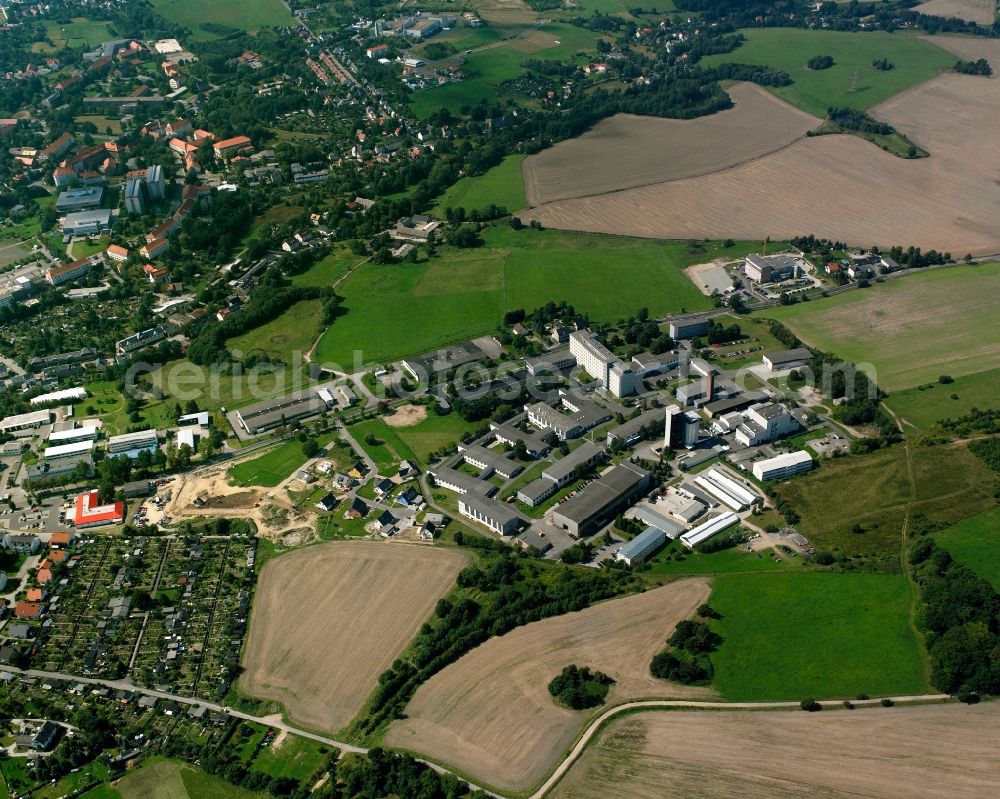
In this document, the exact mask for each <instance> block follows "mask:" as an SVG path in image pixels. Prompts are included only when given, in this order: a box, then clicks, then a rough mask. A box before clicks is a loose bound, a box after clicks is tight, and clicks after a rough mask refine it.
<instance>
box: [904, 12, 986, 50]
mask: <svg viewBox="0 0 1000 799" xmlns="http://www.w3.org/2000/svg"><path fill="white" fill-rule="evenodd" d="M913 10H914V11H916V12H917V13H918V14H930V15H931V16H935V17H958V18H959V19H964V20H966V21H968V22H976V23H978V24H980V25H992V24H993V19H994V17H995V16H996V10H997V4H996V0H930V2H929V3H921V4H920V5H919V6H917V7H916V8H914V9H913ZM935 38H936V37H935ZM945 49H946V50H947V49H948V48H945ZM977 57H978V56H977Z"/></svg>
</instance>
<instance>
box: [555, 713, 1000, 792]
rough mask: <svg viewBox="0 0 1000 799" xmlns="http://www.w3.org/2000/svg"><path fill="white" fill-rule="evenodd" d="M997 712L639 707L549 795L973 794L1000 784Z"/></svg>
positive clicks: (614, 724) (607, 733)
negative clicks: (739, 710)
mask: <svg viewBox="0 0 1000 799" xmlns="http://www.w3.org/2000/svg"><path fill="white" fill-rule="evenodd" d="M998 714H1000V708H998V706H997V705H995V704H984V705H976V706H974V707H967V706H962V705H925V706H918V707H905V708H904V707H898V708H892V709H889V710H884V709H882V708H870V709H859V710H855V711H853V712H850V711H847V710H843V711H836V710H834V711H824V712H822V713H812V714H806V713H802V712H800V711H775V712H771V713H712V712H704V711H685V712H683V713H678V712H673V711H668V712H662V711H660V712H650V713H642V714H637V715H634V716H630V717H627V718H622V719H619V720H616V721H613V722H612V723H611V724H610V725H609V726H608V727H607V728H606V729H605V730H604V731H603V732H602V733H600V737H599V739H598V740H597V741H595V742H593V743H592V744H591V746H590V748H589V749H588V750H587V751H586V752H585V753H584V754H583V757H582V758H581V759H580V760H579V761H578V762H577V763H576V764H575V765H574V766H573V768H572V769H571V770H570V772H569V774H568V775H567V776H566V777H565V778H564V779H563V780H562V782H560V783H559V784H558V786H557V787H556V789H555V791H554V792H553V794H552V796H553V797H558V798H560V799H569V797H573V799H605V797H608V796H621V795H626V794H627V795H628V796H630V797H633V799H668V798H671V797H678V799H680V797H690V796H699V797H706V799H722V798H723V797H730V796H735V795H739V796H741V797H747V798H748V799H793V797H800V796H803V795H805V794H808V795H810V796H824V797H848V796H867V797H873V799H875V798H876V797H877V798H878V799H895V797H898V796H903V795H905V796H911V797H921V798H922V799H932V797H937V796H941V795H948V796H951V797H969V798H970V799H971V797H978V796H983V795H986V794H988V793H990V792H991V791H992V790H993V787H994V786H995V785H996V783H997V781H998V780H1000V767H998V762H997V759H996V758H995V757H993V754H992V753H993V751H995V748H996V747H997V746H998V745H1000V734H998V729H1000V725H998V723H997V722H998V718H1000V715H998ZM955 752H961V753H963V756H962V757H961V758H955V757H954V756H953V755H952V754H950V753H955ZM968 763H977V764H980V767H977V768H968ZM797 764H798V765H803V766H804V764H808V767H802V768H798V767H796V765H797ZM665 775H669V776H668V777H665Z"/></svg>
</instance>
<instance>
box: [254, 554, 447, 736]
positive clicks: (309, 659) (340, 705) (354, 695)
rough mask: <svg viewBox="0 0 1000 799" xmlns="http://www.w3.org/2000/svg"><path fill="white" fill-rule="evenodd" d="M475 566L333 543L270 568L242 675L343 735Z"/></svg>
mask: <svg viewBox="0 0 1000 799" xmlns="http://www.w3.org/2000/svg"><path fill="white" fill-rule="evenodd" d="M465 564H466V559H465V556H464V555H462V554H461V553H460V552H458V551H457V550H454V549H443V548H438V547H418V546H407V545H404V544H385V543H376V542H370V541H354V542H334V543H330V544H321V545H319V546H313V547H308V548H306V549H301V550H298V551H295V552H291V553H289V554H287V555H282V556H281V557H278V558H275V559H274V560H272V561H271V562H270V563H268V564H267V565H266V566H265V567H264V569H262V570H261V573H260V579H259V581H258V585H257V596H256V598H255V599H254V607H253V616H252V618H251V622H250V633H249V637H248V640H247V647H246V654H245V656H244V662H243V667H244V669H245V672H244V674H243V676H242V677H241V678H240V680H241V682H240V685H241V687H242V689H243V690H244V691H246V692H247V693H250V694H252V695H254V696H259V697H263V698H265V699H274V700H277V701H279V702H281V703H282V704H283V705H284V706H285V709H286V710H287V711H288V715H289V716H290V717H291V718H292V719H294V720H295V721H296V722H298V723H299V724H302V725H303V726H306V727H310V728H312V729H316V730H323V731H325V732H330V733H335V732H337V730H339V729H341V728H342V727H344V726H345V725H346V724H347V723H348V722H349V721H350V720H351V719H352V718H353V717H354V716H355V715H356V714H357V713H358V711H359V710H361V707H362V706H363V705H364V702H365V700H366V699H367V698H368V695H369V694H370V693H371V692H372V690H373V689H374V688H375V683H376V680H377V679H378V676H379V674H381V673H382V672H383V671H385V670H386V668H388V667H389V665H390V664H391V663H392V661H393V660H394V659H395V658H396V657H397V656H398V655H399V653H400V652H401V651H402V650H403V649H404V648H405V647H406V645H407V644H408V643H409V642H410V641H411V640H412V639H413V637H414V636H415V635H416V634H417V630H418V629H419V628H420V625H421V624H422V623H423V622H424V621H425V620H426V619H427V618H428V617H429V616H430V615H431V612H432V611H433V609H434V604H435V603H436V602H437V600H438V599H439V598H440V597H442V596H444V594H446V593H447V592H448V591H449V589H450V588H451V586H452V585H453V584H454V582H455V577H456V576H457V575H458V573H459V571H461V570H462V568H463V567H464V566H465Z"/></svg>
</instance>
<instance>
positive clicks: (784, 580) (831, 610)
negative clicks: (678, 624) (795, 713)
mask: <svg viewBox="0 0 1000 799" xmlns="http://www.w3.org/2000/svg"><path fill="white" fill-rule="evenodd" d="M909 601H910V593H909V586H908V585H907V582H906V578H905V577H903V576H902V575H888V574H838V573H822V572H809V571H800V572H782V573H774V574H733V575H723V576H720V577H718V578H716V580H715V585H714V589H713V591H712V597H711V600H710V604H711V605H712V607H713V608H714V609H715V610H717V611H718V612H719V614H720V615H721V618H720V619H718V620H716V621H713V622H712V627H713V629H715V630H716V631H717V632H718V633H720V634H721V635H722V637H723V643H722V644H721V646H720V647H719V649H718V650H717V651H716V652H715V653H714V654H713V655H712V662H713V664H714V666H715V682H716V686H717V687H718V689H719V692H720V693H721V694H722V696H723V697H724V698H725V699H728V700H731V701H749V700H782V699H802V698H803V697H810V696H811V697H815V698H817V699H828V698H836V697H854V696H856V695H857V694H859V693H867V694H869V695H872V696H880V695H887V694H919V693H923V692H924V691H926V690H927V688H928V686H927V683H926V681H925V678H924V665H923V664H924V654H923V650H922V647H921V643H920V642H919V641H918V640H917V638H916V637H915V635H914V633H913V631H912V629H911V628H910V625H909V618H908V617H909Z"/></svg>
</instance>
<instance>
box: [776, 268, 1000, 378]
mask: <svg viewBox="0 0 1000 799" xmlns="http://www.w3.org/2000/svg"><path fill="white" fill-rule="evenodd" d="M998 293H1000V264H997V263H991V264H982V265H978V266H964V265H963V266H951V267H947V268H945V269H934V270H928V271H924V272H920V273H917V274H911V275H906V276H904V277H901V278H896V279H888V280H885V281H884V282H883V283H876V284H874V285H873V286H872V287H871V288H868V289H863V290H858V291H849V292H846V293H844V294H838V295H836V296H834V297H828V298H825V299H817V300H813V301H811V302H805V303H797V304H796V305H787V306H784V307H781V308H774V309H771V310H767V311H764V312H762V315H763V316H766V317H768V318H774V319H778V320H779V321H781V322H782V323H784V324H785V325H786V326H787V327H789V328H790V329H791V330H792V332H794V333H795V335H796V336H798V337H799V338H800V339H802V341H804V342H805V343H806V344H808V345H811V346H813V347H818V348H819V349H821V350H824V351H826V352H832V353H836V354H837V355H839V356H841V357H842V358H844V359H846V360H848V361H851V362H853V363H857V364H871V365H872V366H874V368H875V375H876V378H877V380H878V383H879V385H880V386H882V387H883V388H885V389H887V390H889V391H896V390H900V389H904V388H909V387H912V386H918V385H922V384H924V383H929V382H932V381H934V380H937V378H938V376H939V375H942V374H949V375H951V376H952V377H958V376H960V375H966V374H972V373H975V372H983V371H986V370H989V369H995V368H997V367H1000V348H998V347H997V346H996V344H995V342H996V341H998V340H1000V312H998V311H997V304H996V302H995V297H996V296H997V294H998ZM942 298H946V300H947V301H946V302H942Z"/></svg>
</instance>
